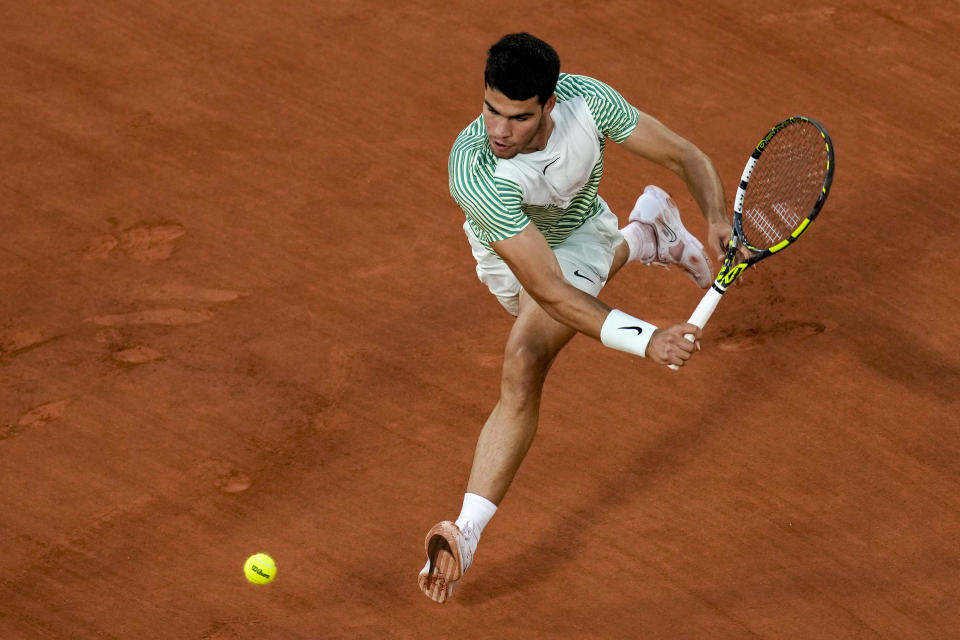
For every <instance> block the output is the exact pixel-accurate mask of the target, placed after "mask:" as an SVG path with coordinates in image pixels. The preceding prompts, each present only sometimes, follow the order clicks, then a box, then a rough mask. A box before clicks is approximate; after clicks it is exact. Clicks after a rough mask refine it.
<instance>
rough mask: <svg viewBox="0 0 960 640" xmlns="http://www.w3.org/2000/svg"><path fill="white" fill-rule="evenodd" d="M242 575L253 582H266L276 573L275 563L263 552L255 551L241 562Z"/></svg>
mask: <svg viewBox="0 0 960 640" xmlns="http://www.w3.org/2000/svg"><path fill="white" fill-rule="evenodd" d="M243 575H245V576H247V580H249V581H250V582H252V583H253V584H267V583H268V582H270V581H271V580H273V579H274V578H275V577H276V575H277V563H275V562H274V561H273V558H271V557H270V556H268V555H267V554H265V553H255V554H253V555H252V556H250V557H249V558H247V561H246V562H244V563H243Z"/></svg>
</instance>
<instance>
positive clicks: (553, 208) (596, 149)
mask: <svg viewBox="0 0 960 640" xmlns="http://www.w3.org/2000/svg"><path fill="white" fill-rule="evenodd" d="M556 93H557V104H556V106H555V107H554V109H553V111H552V112H551V116H552V118H553V121H554V130H553V131H552V132H551V134H550V138H549V140H548V141H547V145H546V147H545V148H543V149H541V150H540V151H535V152H532V153H521V154H518V155H517V156H515V157H513V158H510V159H503V158H498V157H497V156H495V155H494V154H493V151H492V149H491V148H490V143H489V140H488V138H487V130H486V126H485V125H484V122H483V117H482V116H480V117H478V118H477V119H476V120H474V121H473V122H472V123H470V125H469V126H467V128H466V129H464V130H463V131H462V132H461V133H460V135H459V136H457V139H456V141H455V142H454V144H453V148H452V150H451V152H450V159H449V164H448V169H449V186H450V194H451V195H452V196H453V199H454V200H455V201H456V202H457V204H458V205H460V208H461V209H462V210H463V213H464V215H466V218H467V223H468V224H469V225H470V228H471V230H472V231H473V233H474V234H475V235H476V236H477V238H478V239H479V240H480V242H481V243H482V244H483V245H484V246H485V247H486V248H487V249H489V250H491V251H492V248H491V247H490V243H491V242H497V241H499V240H504V239H506V238H509V237H512V236H514V235H516V234H518V233H520V231H522V230H523V229H524V228H526V226H527V225H528V224H530V223H531V222H532V223H533V224H535V225H536V227H537V229H539V230H540V232H541V233H542V234H543V236H544V238H546V240H547V242H548V244H550V246H551V247H554V246H556V245H558V244H560V243H561V242H563V241H564V240H565V239H566V238H567V237H568V236H569V235H570V234H571V233H573V232H574V231H575V230H576V229H578V228H579V227H580V225H582V224H583V223H584V222H585V221H586V220H589V219H590V218H592V217H593V216H595V215H596V214H597V213H599V212H600V208H601V207H600V202H599V200H598V198H597V189H598V188H599V185H600V178H601V177H602V176H603V150H604V146H605V142H606V139H607V138H609V139H610V140H613V141H614V142H623V141H624V140H626V139H627V138H628V137H629V136H630V134H631V133H633V130H634V128H635V127H636V126H637V121H638V119H639V117H640V112H639V111H638V110H637V109H636V108H635V107H634V106H632V105H631V104H630V103H628V102H627V101H626V100H625V99H624V98H623V97H622V96H621V95H620V94H619V93H617V92H616V91H615V90H614V89H612V88H611V87H610V86H608V85H606V84H604V83H602V82H600V81H599V80H595V79H593V78H589V77H587V76H578V75H571V74H560V78H559V80H558V82H557V89H556Z"/></svg>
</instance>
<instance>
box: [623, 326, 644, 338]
mask: <svg viewBox="0 0 960 640" xmlns="http://www.w3.org/2000/svg"><path fill="white" fill-rule="evenodd" d="M620 328H621V329H636V330H637V335H638V336H639V335H640V334H642V333H643V327H620Z"/></svg>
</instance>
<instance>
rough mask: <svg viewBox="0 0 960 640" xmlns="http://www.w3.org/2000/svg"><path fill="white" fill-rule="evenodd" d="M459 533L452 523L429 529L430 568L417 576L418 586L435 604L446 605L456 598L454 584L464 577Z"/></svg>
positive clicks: (428, 553)
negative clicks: (452, 597)
mask: <svg viewBox="0 0 960 640" xmlns="http://www.w3.org/2000/svg"><path fill="white" fill-rule="evenodd" d="M458 533H459V530H458V529H457V527H456V525H455V524H453V523H452V522H441V523H439V524H436V525H434V526H433V528H432V529H430V531H429V532H428V533H427V537H426V540H424V547H425V548H426V551H427V566H426V567H424V569H423V571H421V572H420V575H419V576H418V577H417V584H418V585H419V586H420V590H421V591H423V593H424V594H426V596H427V597H428V598H430V599H431V600H433V601H434V602H439V603H441V604H443V603H444V602H446V601H447V600H448V599H449V598H450V596H451V595H453V587H454V585H456V583H457V582H458V581H459V580H460V578H461V577H462V576H463V573H462V571H461V569H460V566H461V565H460V547H459V545H458V544H457V534H458Z"/></svg>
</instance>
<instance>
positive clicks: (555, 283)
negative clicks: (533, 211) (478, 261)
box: [491, 224, 700, 365]
mask: <svg viewBox="0 0 960 640" xmlns="http://www.w3.org/2000/svg"><path fill="white" fill-rule="evenodd" d="M491 246H492V247H493V249H494V250H495V251H496V252H497V254H498V255H499V256H500V257H501V258H502V259H503V260H504V262H506V263H507V265H508V266H509V267H510V270H511V271H513V274H514V275H515V276H516V277H517V280H519V282H520V284H521V285H523V288H524V290H525V291H526V292H527V293H528V294H529V295H530V297H531V298H533V299H534V300H535V301H536V302H537V304H539V305H540V307H541V308H542V309H543V310H544V311H546V312H547V314H549V315H550V317H551V318H553V319H554V320H556V321H557V322H560V323H563V324H565V325H567V326H568V327H570V328H572V329H575V330H577V331H579V332H580V333H583V334H585V335H588V336H590V337H592V338H595V339H597V340H601V341H603V342H604V344H607V346H611V347H613V348H621V349H622V350H624V351H629V352H631V353H636V354H637V355H641V356H646V357H647V358H650V359H651V360H653V361H654V362H656V363H658V364H677V365H680V364H683V363H684V362H685V361H686V360H687V359H689V358H690V356H691V355H692V354H693V351H694V350H695V349H696V346H695V343H691V342H689V341H688V340H686V339H684V337H683V335H684V334H685V333H692V334H694V336H696V338H697V339H699V337H700V329H699V328H698V327H696V326H695V325H692V324H688V323H681V324H676V325H672V326H669V327H666V328H664V329H655V330H654V331H653V334H652V335H651V336H650V338H649V342H648V343H647V344H646V348H645V349H644V351H645V353H637V351H636V350H635V349H631V348H629V347H630V344H629V342H627V343H626V344H625V345H624V346H627V347H628V348H622V347H621V346H620V345H618V344H611V342H612V341H611V340H610V338H609V336H610V331H611V330H612V331H617V330H618V329H619V327H611V326H610V325H609V323H608V320H609V319H611V318H613V317H615V316H612V313H615V314H622V312H620V311H615V310H614V309H611V307H609V306H607V305H606V304H604V303H603V302H602V301H601V300H599V299H597V298H595V297H594V296H591V295H590V294H588V293H585V292H583V291H581V290H580V289H577V288H576V287H574V286H573V285H572V284H570V283H569V282H568V281H567V279H566V278H565V277H564V276H563V272H562V271H561V270H560V264H559V263H558V262H557V258H556V256H555V255H554V253H553V251H551V250H550V246H549V245H548V244H547V241H546V240H545V239H544V237H543V235H542V234H541V233H540V231H539V230H538V229H537V227H536V226H535V225H533V224H529V225H527V226H526V227H525V228H524V229H523V230H522V231H520V232H519V233H518V234H516V235H514V236H511V237H509V238H506V239H504V240H500V241H497V242H493V243H491ZM605 323H607V330H606V335H604V324H605ZM615 324H623V323H615ZM626 324H635V323H629V322H628V323H626ZM638 336H639V334H637V335H634V334H633V331H630V330H627V331H626V332H625V333H624V336H623V339H624V340H626V341H629V340H632V339H635V338H637V337H638ZM605 337H606V338H607V339H604V338H605Z"/></svg>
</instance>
